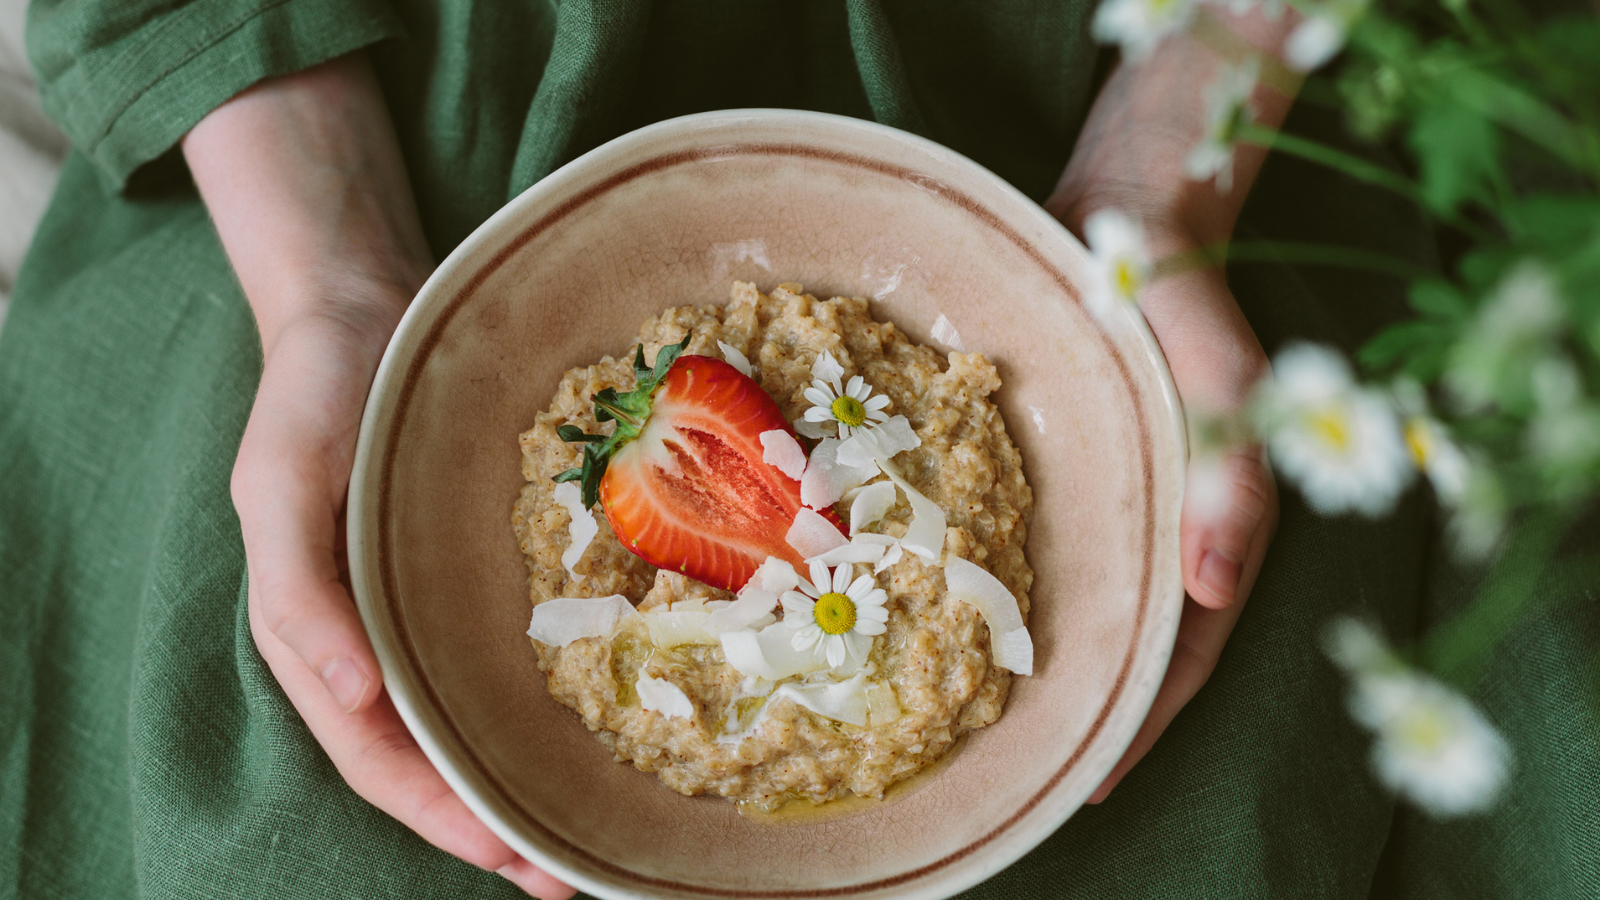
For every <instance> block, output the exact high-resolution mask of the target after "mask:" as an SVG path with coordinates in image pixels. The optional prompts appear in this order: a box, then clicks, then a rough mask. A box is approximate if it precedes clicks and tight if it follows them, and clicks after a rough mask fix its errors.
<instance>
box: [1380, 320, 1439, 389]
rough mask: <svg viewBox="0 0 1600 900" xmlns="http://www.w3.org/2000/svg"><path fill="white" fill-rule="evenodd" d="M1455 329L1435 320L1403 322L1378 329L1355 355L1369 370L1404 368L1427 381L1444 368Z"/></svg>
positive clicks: (1436, 375) (1412, 374)
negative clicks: (1439, 323)
mask: <svg viewBox="0 0 1600 900" xmlns="http://www.w3.org/2000/svg"><path fill="white" fill-rule="evenodd" d="M1455 330H1456V329H1454V328H1451V327H1447V326H1442V325H1438V324H1436V323H1433V322H1401V323H1399V324H1398V325H1391V326H1389V327H1388V328H1385V329H1384V330H1383V331H1380V332H1378V334H1376V335H1375V336H1373V338H1372V340H1369V341H1367V343H1366V344H1365V345H1364V346H1363V347H1362V348H1361V350H1360V352H1358V353H1357V354H1356V358H1357V359H1358V360H1359V361H1360V363H1361V365H1362V366H1363V367H1365V368H1367V369H1369V370H1375V371H1387V370H1392V369H1403V370H1405V371H1406V372H1407V373H1408V374H1410V375H1411V376H1412V377H1414V378H1417V379H1419V380H1421V381H1423V382H1424V383H1427V382H1429V381H1432V380H1433V379H1434V378H1436V377H1438V375H1439V373H1440V372H1442V371H1443V369H1444V362H1445V358H1446V356H1447V355H1448V354H1449V352H1450V340H1451V337H1452V335H1453V334H1454V333H1455Z"/></svg>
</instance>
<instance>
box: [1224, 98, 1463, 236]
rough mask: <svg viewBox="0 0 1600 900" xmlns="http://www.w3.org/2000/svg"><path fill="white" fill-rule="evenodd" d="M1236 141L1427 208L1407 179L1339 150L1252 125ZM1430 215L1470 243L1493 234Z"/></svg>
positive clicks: (1449, 216) (1450, 216) (1451, 218)
mask: <svg viewBox="0 0 1600 900" xmlns="http://www.w3.org/2000/svg"><path fill="white" fill-rule="evenodd" d="M1239 140H1240V141H1241V142H1244V143H1249V144H1255V145H1257V146H1260V147H1264V148H1266V149H1268V150H1276V151H1278V152H1280V153H1286V154H1288V155H1290V156H1297V157H1299V158H1301V159H1304V160H1307V161H1309V162H1314V163H1317V164H1318V165H1322V166H1327V167H1328V168H1330V169H1333V170H1334V171H1336V172H1342V173H1344V174H1346V175H1349V176H1350V177H1351V178H1354V179H1356V180H1357V181H1365V182H1366V183H1368V184H1372V185H1376V186H1378V187H1381V188H1385V189H1387V190H1390V191H1393V192H1395V193H1396V194H1399V195H1400V196H1402V197H1405V198H1406V199H1408V200H1411V201H1413V202H1415V203H1417V204H1418V205H1420V206H1423V207H1424V208H1426V207H1427V201H1426V200H1424V199H1423V196H1422V191H1421V189H1419V188H1418V187H1417V185H1416V184H1415V183H1414V182H1412V181H1411V179H1409V178H1406V177H1405V176H1403V175H1400V174H1399V173H1397V172H1394V171H1393V170H1391V169H1387V168H1384V167H1383V166H1380V165H1378V164H1377V163H1375V162H1371V161H1370V160H1365V159H1362V158H1361V157H1359V156H1356V155H1354V154H1351V153H1346V152H1344V151H1343V150H1335V149H1334V148H1332V147H1329V146H1327V145H1326V144H1319V143H1317V142H1316V141H1312V140H1308V139H1306V138H1303V137H1298V136H1296V135H1292V134H1285V133H1283V132H1281V131H1274V130H1272V129H1270V128H1265V127H1262V126H1260V125H1257V124H1255V123H1253V122H1252V123H1251V124H1249V125H1246V126H1244V127H1243V128H1241V129H1239ZM1434 215H1435V216H1437V217H1438V218H1439V219H1440V220H1442V221H1444V222H1446V223H1447V224H1449V225H1450V226H1451V227H1453V228H1456V229H1459V230H1460V231H1461V232H1463V233H1464V234H1467V235H1468V236H1470V237H1472V238H1473V239H1474V240H1477V241H1481V242H1487V241H1490V240H1493V235H1491V234H1490V233H1489V232H1487V231H1485V230H1484V229H1483V228H1481V227H1479V226H1478V225H1475V224H1473V223H1471V222H1468V221H1467V220H1465V219H1463V218H1461V217H1460V216H1458V215H1455V214H1449V213H1441V212H1438V211H1434Z"/></svg>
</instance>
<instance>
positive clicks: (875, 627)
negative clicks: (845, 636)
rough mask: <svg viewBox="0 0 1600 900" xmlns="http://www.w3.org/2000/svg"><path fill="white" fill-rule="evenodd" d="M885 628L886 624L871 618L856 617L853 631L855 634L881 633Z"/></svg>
mask: <svg viewBox="0 0 1600 900" xmlns="http://www.w3.org/2000/svg"><path fill="white" fill-rule="evenodd" d="M887 628H888V626H887V625H885V624H884V623H882V622H875V621H873V620H871V619H857V620H856V627H855V631H856V633H857V634H883V632H884V630H885V629H887Z"/></svg>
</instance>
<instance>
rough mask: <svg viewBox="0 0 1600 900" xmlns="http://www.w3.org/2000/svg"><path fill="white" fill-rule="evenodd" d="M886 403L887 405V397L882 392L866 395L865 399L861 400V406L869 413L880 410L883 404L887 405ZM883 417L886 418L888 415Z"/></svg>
mask: <svg viewBox="0 0 1600 900" xmlns="http://www.w3.org/2000/svg"><path fill="white" fill-rule="evenodd" d="M888 405H889V398H888V397H885V396H884V395H882V394H874V395H872V396H871V397H868V398H867V399H865V400H862V401H861V406H862V408H863V409H865V410H866V411H867V412H869V413H874V412H877V411H878V410H881V409H883V408H884V407H885V406H888ZM884 418H888V417H887V416H885V417H884Z"/></svg>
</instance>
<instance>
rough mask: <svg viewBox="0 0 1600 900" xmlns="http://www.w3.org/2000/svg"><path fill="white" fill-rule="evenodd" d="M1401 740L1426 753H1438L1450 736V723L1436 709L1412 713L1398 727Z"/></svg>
mask: <svg viewBox="0 0 1600 900" xmlns="http://www.w3.org/2000/svg"><path fill="white" fill-rule="evenodd" d="M1396 731H1397V733H1398V737H1399V738H1400V741H1401V742H1402V743H1404V744H1405V745H1407V746H1409V747H1412V748H1414V749H1417V750H1421V751H1422V752H1424V753H1436V752H1438V751H1439V750H1440V749H1442V748H1443V747H1444V745H1445V741H1446V740H1447V739H1448V738H1449V736H1450V723H1449V722H1447V721H1446V720H1445V717H1444V716H1443V715H1442V714H1441V713H1440V712H1439V711H1438V710H1435V709H1423V710H1418V711H1417V712H1414V713H1412V714H1411V715H1410V716H1408V717H1407V718H1406V719H1404V720H1403V721H1401V722H1400V725H1399V728H1397V729H1396Z"/></svg>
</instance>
